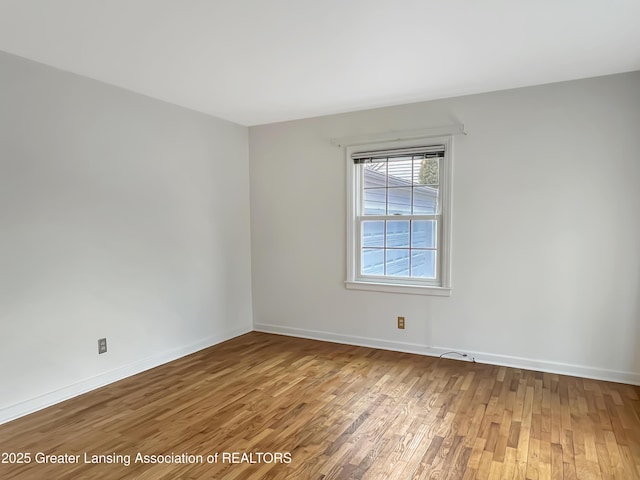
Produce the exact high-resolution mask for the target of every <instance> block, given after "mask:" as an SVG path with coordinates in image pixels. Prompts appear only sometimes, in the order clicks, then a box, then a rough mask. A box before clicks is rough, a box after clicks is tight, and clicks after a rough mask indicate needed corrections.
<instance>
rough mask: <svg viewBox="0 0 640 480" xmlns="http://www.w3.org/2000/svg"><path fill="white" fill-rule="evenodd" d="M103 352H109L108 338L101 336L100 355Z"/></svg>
mask: <svg viewBox="0 0 640 480" xmlns="http://www.w3.org/2000/svg"><path fill="white" fill-rule="evenodd" d="M101 353H107V339H106V338H99V339H98V355H99V354H101Z"/></svg>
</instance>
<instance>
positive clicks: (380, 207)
mask: <svg viewBox="0 0 640 480" xmlns="http://www.w3.org/2000/svg"><path fill="white" fill-rule="evenodd" d="M386 195H387V189H386V188H370V189H366V190H365V191H364V214H365V215H385V214H386V211H385V210H386V201H387V198H386Z"/></svg>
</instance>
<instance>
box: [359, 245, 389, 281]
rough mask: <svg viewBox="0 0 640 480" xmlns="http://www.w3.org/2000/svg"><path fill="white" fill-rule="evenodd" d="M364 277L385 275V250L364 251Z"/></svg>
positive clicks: (372, 249)
mask: <svg viewBox="0 0 640 480" xmlns="http://www.w3.org/2000/svg"><path fill="white" fill-rule="evenodd" d="M362 275H384V250H383V249H382V248H363V249H362Z"/></svg>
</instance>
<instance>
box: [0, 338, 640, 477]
mask: <svg viewBox="0 0 640 480" xmlns="http://www.w3.org/2000/svg"><path fill="white" fill-rule="evenodd" d="M2 452H5V453H7V454H8V453H11V452H13V453H29V454H30V458H31V463H29V464H16V463H11V462H8V463H0V478H2V479H3V480H4V479H16V480H32V479H49V478H52V479H53V478H55V479H59V480H66V479H69V480H84V479H87V480H89V479H91V480H94V479H105V480H112V479H118V480H121V479H123V480H127V479H142V480H144V479H152V480H158V479H160V480H164V479H166V480H176V479H177V480H181V479H184V480H194V479H209V478H210V479H228V480H233V479H240V480H245V479H251V480H252V479H256V480H262V479H265V480H266V479H289V478H291V479H295V480H297V479H311V480H329V479H339V480H349V479H352V480H356V479H357V480H372V479H383V480H392V479H399V480H413V479H421V478H424V479H436V478H437V479H440V480H461V479H508V480H512V479H523V480H533V479H547V478H549V479H553V480H560V479H566V480H572V479H576V480H584V479H591V478H594V479H599V478H603V479H621V480H631V479H640V474H639V471H640V388H638V387H635V386H630V385H623V384H617V383H610V382H600V381H596V380H587V379H581V378H576V377H568V376H563V375H556V374H548V373H541V372H535V371H526V370H521V369H514V368H508V367H498V366H491V365H482V364H478V363H473V362H466V361H459V360H450V359H439V358H433V357H426V356H419V355H410V354H405V353H398V352H389V351H384V350H376V349H371V348H363V347H354V346H349V345H339V344H333V343H326V342H318V341H313V340H305V339H299V338H293V337H285V336H278V335H269V334H265V333H258V332H252V333H249V334H247V335H243V336H241V337H238V338H235V339H233V340H230V341H228V342H225V343H222V344H220V345H217V346H215V347H212V348H209V349H206V350H203V351H201V352H198V353H196V354H193V355H190V356H188V357H185V358H182V359H179V360H177V361H174V362H171V363H169V364H166V365H163V366H161V367H158V368H155V369H152V370H149V371H147V372H144V373H141V374H139V375H136V376H134V377H131V378H128V379H125V380H122V381H120V382H117V383H114V384H112V385H109V386H107V387H104V388H101V389H99V390H95V391H93V392H90V393H88V394H85V395H82V396H80V397H77V398H75V399H72V400H69V401H66V402H63V403H61V404H59V405H55V406H53V407H51V408H48V409H45V410H42V411H40V412H37V413H34V414H32V415H29V416H26V417H23V418H21V419H18V420H16V421H13V422H10V423H8V424H6V425H2V426H0V453H2ZM37 453H38V454H39V455H45V454H46V455H58V456H60V455H62V456H64V455H67V456H73V455H78V456H79V457H77V458H79V459H80V460H81V461H79V462H78V463H54V462H53V460H51V459H52V458H53V459H60V457H48V460H47V461H38V462H36V461H35V457H34V456H35V455H36V454H37ZM85 453H86V454H87V455H89V458H91V456H92V455H98V456H100V455H102V456H103V458H104V459H105V460H104V462H100V463H92V462H90V461H89V462H85V461H84V459H85V457H84V455H85ZM138 453H139V454H140V455H141V456H142V459H141V460H140V461H137V454H138ZM276 454H277V455H279V457H276ZM145 455H146V456H152V455H160V456H164V457H161V458H163V459H164V460H169V461H168V462H167V461H164V462H162V463H160V462H159V461H158V458H156V459H155V460H152V459H148V461H145V458H144V456H145ZM183 455H192V456H193V459H195V460H193V459H191V460H190V459H189V458H190V457H187V458H186V459H185V460H180V459H181V458H182V456H183ZM285 455H286V456H285ZM127 456H129V459H130V463H129V464H125V461H124V459H125V458H126V457H127ZM198 457H201V458H202V461H200V460H198ZM38 458H39V459H40V460H41V458H40V457H38ZM74 458H75V457H74ZM107 458H112V460H113V461H112V463H105V462H106V459H107ZM289 458H290V461H288V459H289ZM207 459H209V460H207ZM1 460H2V459H1V458H0V461H1ZM7 460H8V458H7Z"/></svg>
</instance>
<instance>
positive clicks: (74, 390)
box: [0, 328, 251, 425]
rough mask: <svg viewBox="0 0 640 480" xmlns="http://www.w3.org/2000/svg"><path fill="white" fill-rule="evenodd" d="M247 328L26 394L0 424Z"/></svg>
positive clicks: (1, 414)
mask: <svg viewBox="0 0 640 480" xmlns="http://www.w3.org/2000/svg"><path fill="white" fill-rule="evenodd" d="M250 331H251V328H242V329H235V330H230V331H227V332H225V333H224V334H221V335H214V336H211V337H208V338H206V339H204V340H201V341H199V342H196V343H192V344H190V345H185V346H182V347H178V348H174V349H171V350H166V351H164V352H161V353H158V354H156V355H153V356H151V357H147V358H145V359H142V360H140V361H137V362H134V363H131V364H129V365H125V366H122V367H119V368H117V369H115V370H110V371H108V372H104V373H101V374H99V375H96V376H95V377H91V378H87V379H85V380H82V381H80V382H78V383H74V384H72V385H68V386H66V387H62V388H60V389H57V390H54V391H52V392H48V393H45V394H44V395H40V396H37V397H34V398H30V399H28V400H25V401H23V402H20V403H17V404H15V405H11V406H9V407H5V408H2V409H0V425H2V424H3V423H7V422H10V421H11V420H15V419H16V418H19V417H23V416H25V415H28V414H30V413H33V412H36V411H38V410H42V409H44V408H47V407H50V406H52V405H55V404H57V403H60V402H63V401H65V400H69V399H71V398H73V397H77V396H78V395H82V394H83V393H87V392H90V391H91V390H95V389H97V388H101V387H104V386H106V385H109V384H110V383H114V382H117V381H118V380H122V379H124V378H127V377H131V376H133V375H136V374H138V373H141V372H144V371H145V370H150V369H152V368H155V367H158V366H160V365H163V364H165V363H168V362H172V361H173V360H177V359H178V358H182V357H184V356H186V355H190V354H192V353H195V352H198V351H200V350H203V349H205V348H209V347H212V346H214V345H217V344H218V343H221V342H224V341H227V340H230V339H232V338H234V337H237V336H239V335H243V334H245V333H248V332H250Z"/></svg>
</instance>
